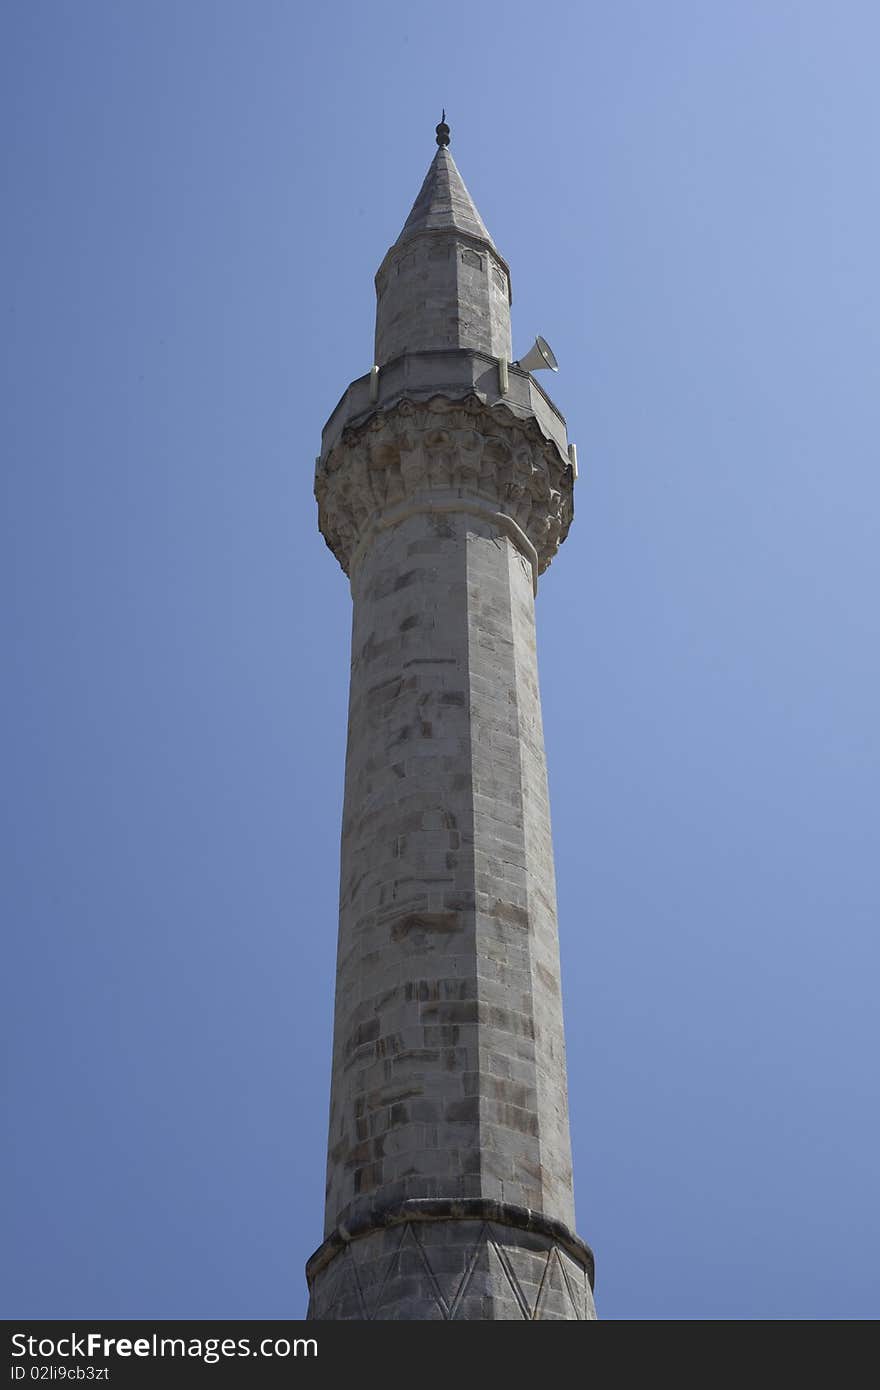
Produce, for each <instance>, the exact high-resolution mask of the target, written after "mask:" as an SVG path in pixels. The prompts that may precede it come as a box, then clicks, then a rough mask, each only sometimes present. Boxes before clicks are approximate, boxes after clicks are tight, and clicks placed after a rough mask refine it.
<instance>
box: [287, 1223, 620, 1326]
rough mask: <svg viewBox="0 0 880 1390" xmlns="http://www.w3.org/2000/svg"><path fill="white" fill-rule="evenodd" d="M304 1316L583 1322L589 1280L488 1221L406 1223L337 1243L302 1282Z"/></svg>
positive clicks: (560, 1256)
mask: <svg viewBox="0 0 880 1390" xmlns="http://www.w3.org/2000/svg"><path fill="white" fill-rule="evenodd" d="M308 1317H309V1318H310V1319H314V1320H319V1321H325V1322H330V1321H333V1322H339V1321H368V1322H372V1321H377V1322H387V1321H400V1320H402V1319H406V1320H413V1319H417V1320H421V1321H431V1320H435V1321H448V1322H466V1321H517V1322H519V1321H522V1320H526V1321H569V1322H573V1321H578V1320H579V1321H593V1320H594V1319H595V1317H596V1309H595V1305H594V1303H593V1292H592V1288H591V1284H590V1278H589V1272H588V1269H587V1267H586V1266H585V1265H584V1263H582V1262H581V1261H579V1260H577V1259H575V1258H573V1257H572V1255H571V1253H570V1252H569V1251H568V1250H566V1249H565V1248H564V1247H563V1246H562V1245H560V1244H559V1243H558V1242H556V1241H554V1240H553V1239H552V1238H550V1237H548V1236H546V1235H542V1234H537V1233H532V1232H528V1231H523V1230H519V1229H516V1228H514V1227H511V1226H507V1225H503V1224H500V1223H498V1222H492V1221H468V1220H461V1221H442V1222H441V1221H432V1222H422V1221H408V1222H401V1223H399V1224H397V1225H393V1226H388V1227H384V1228H381V1229H378V1230H374V1231H371V1232H369V1233H368V1234H366V1235H365V1236H362V1237H360V1238H359V1239H356V1240H352V1241H350V1242H348V1243H346V1244H345V1245H343V1246H342V1247H341V1248H340V1250H339V1252H338V1253H337V1254H336V1255H335V1257H334V1258H333V1259H332V1260H331V1261H330V1262H329V1263H328V1264H327V1265H326V1266H324V1267H323V1268H322V1269H321V1270H320V1271H319V1272H317V1273H316V1274H315V1276H314V1278H313V1280H312V1285H311V1289H310V1299H309V1311H308Z"/></svg>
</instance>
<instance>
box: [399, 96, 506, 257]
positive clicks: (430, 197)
mask: <svg viewBox="0 0 880 1390" xmlns="http://www.w3.org/2000/svg"><path fill="white" fill-rule="evenodd" d="M443 114H444V116H445V114H446V113H445V111H444V113H443ZM444 130H445V131H446V140H447V141H448V134H449V127H448V125H446V123H445V121H441V122H440V125H438V127H437V144H438V145H439V146H440V148H439V149H438V151H437V153H436V154H435V155H434V158H433V160H432V161H431V167H430V169H429V170H428V172H427V175H426V176H425V182H424V183H423V184H422V187H421V189H420V191H419V196H418V197H417V198H416V200H415V202H414V203H413V205H412V211H411V212H410V215H409V217H408V218H407V219H406V222H405V223H404V224H403V231H402V232H401V233H400V236H399V237H398V238H397V241H398V243H399V242H401V241H406V240H407V238H409V237H411V236H415V234H416V233H417V232H438V231H458V232H466V233H467V234H468V236H474V237H479V238H480V240H481V241H486V242H488V243H489V245H490V246H492V245H493V242H492V238H491V236H490V235H489V232H488V230H487V228H486V224H485V222H484V221H483V219H482V217H481V216H480V214H479V213H478V212H477V209H476V207H475V206H474V200H473V198H472V197H471V195H470V193H468V191H467V189H466V188H465V184H464V179H463V178H462V177H461V174H460V173H459V172H458V169H457V168H456V165H455V160H454V159H453V158H452V155H451V154H450V153H449V149H448V145H447V143H443V144H441V142H440V135H441V132H442V131H444Z"/></svg>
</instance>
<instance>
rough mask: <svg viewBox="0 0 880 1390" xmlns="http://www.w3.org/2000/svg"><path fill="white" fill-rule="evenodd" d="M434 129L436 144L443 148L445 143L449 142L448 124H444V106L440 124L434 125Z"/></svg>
mask: <svg viewBox="0 0 880 1390" xmlns="http://www.w3.org/2000/svg"><path fill="white" fill-rule="evenodd" d="M436 130H437V144H438V145H439V146H440V148H441V150H442V149H444V148H445V146H446V145H448V144H449V126H448V125H447V124H446V108H445V107H444V108H443V114H442V115H441V117H440V124H439V125H438V126H437V127H436Z"/></svg>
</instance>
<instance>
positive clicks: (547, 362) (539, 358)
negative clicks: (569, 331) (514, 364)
mask: <svg viewBox="0 0 880 1390" xmlns="http://www.w3.org/2000/svg"><path fill="white" fill-rule="evenodd" d="M519 366H520V367H522V369H523V371H524V372H545V371H546V370H547V368H548V367H549V368H550V370H551V372H558V371H559V363H558V362H557V361H556V358H555V357H554V356H553V349H552V348H551V347H550V344H549V343H548V342H547V340H546V339H545V338H541V337H537V338H536V339H535V346H534V347H533V348H530V349H529V351H528V352H527V353H526V355H525V357H521V358H520V360H519Z"/></svg>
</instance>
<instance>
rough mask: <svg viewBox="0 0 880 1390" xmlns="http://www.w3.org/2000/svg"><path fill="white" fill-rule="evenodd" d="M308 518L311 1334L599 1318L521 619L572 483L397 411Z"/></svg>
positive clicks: (553, 543)
mask: <svg viewBox="0 0 880 1390" xmlns="http://www.w3.org/2000/svg"><path fill="white" fill-rule="evenodd" d="M316 494H317V497H318V502H319V508H320V516H321V529H322V531H323V533H324V536H325V538H326V539H327V542H328V544H329V545H330V546H331V548H332V549H333V550H334V552H335V553H336V554H337V556H338V558H339V559H340V562H341V563H342V565H343V568H344V569H345V570H346V572H348V573H349V575H350V578H351V586H352V596H353V600H354V615H353V627H352V663H351V694H350V707H349V731H348V748H347V755H346V784H345V808H344V816H343V832H342V850H341V882H340V918H339V950H338V963H337V994H336V1015H335V1028H334V1052H333V1075H332V1094H331V1107H330V1132H329V1143H328V1168H327V1205H326V1213H325V1241H324V1244H323V1245H322V1246H321V1247H320V1249H319V1250H318V1251H317V1252H316V1254H315V1256H313V1258H312V1260H311V1261H310V1262H309V1280H310V1286H311V1303H310V1316H312V1317H316V1318H322V1319H340V1318H342V1319H351V1318H355V1319H369V1318H381V1319H385V1318H406V1319H430V1318H451V1319H456V1318H466V1319H504V1318H522V1317H525V1318H562V1319H576V1318H592V1317H595V1312H594V1309H593V1302H592V1293H591V1279H592V1259H591V1256H590V1253H589V1251H588V1249H587V1247H586V1246H585V1245H584V1244H583V1242H582V1241H580V1240H579V1238H578V1237H577V1236H576V1235H575V1234H574V1203H573V1195H572V1173H571V1151H570V1140H569V1128H568V1110H567V1088H566V1070H565V1047H564V1037H563V1025H562V1005H561V990H560V973H559V953H558V935H557V921H556V892H555V880H554V871H553V854H552V845H551V839H550V818H549V805H548V796H547V774H546V763H545V755H544V741H543V731H542V725H541V710H540V697H539V693H538V674H537V656H536V647H535V623H534V592H535V587H536V583H537V575H538V573H539V572H540V571H541V570H542V569H543V568H545V567H546V565H547V564H549V562H550V559H551V558H552V555H553V553H554V552H555V550H556V548H557V547H558V544H559V542H560V540H561V539H562V538H564V536H565V534H566V531H567V529H568V525H569V522H570V519H571V506H572V476H571V467H570V465H569V463H568V460H567V458H565V456H564V455H563V454H562V452H561V451H560V449H559V447H558V446H557V444H556V443H554V442H552V441H549V440H547V439H546V438H545V436H544V435H543V434H542V432H541V431H540V430H539V429H538V428H537V427H536V425H535V423H534V421H528V420H517V419H516V418H515V417H513V416H512V415H511V414H510V413H509V412H508V411H506V410H504V409H503V408H502V409H499V410H492V409H491V408H489V407H487V406H485V405H484V404H483V403H482V402H481V401H480V399H479V398H478V397H476V396H471V397H469V398H468V399H466V400H448V399H443V398H439V397H434V398H433V399H432V400H431V401H430V402H421V403H419V402H411V401H406V400H404V401H401V402H398V403H397V404H395V405H394V406H393V407H392V408H391V409H389V410H386V411H382V410H377V411H376V412H375V414H373V415H372V416H371V417H370V418H369V419H368V420H366V421H363V422H361V424H359V425H358V426H357V427H356V428H354V429H349V430H346V431H345V432H344V434H343V436H342V438H341V440H340V441H339V442H338V443H336V444H335V445H334V446H333V447H332V448H331V449H330V451H329V452H328V454H327V456H326V457H325V458H323V459H322V460H321V461H320V466H319V469H318V474H317V478H316Z"/></svg>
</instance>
